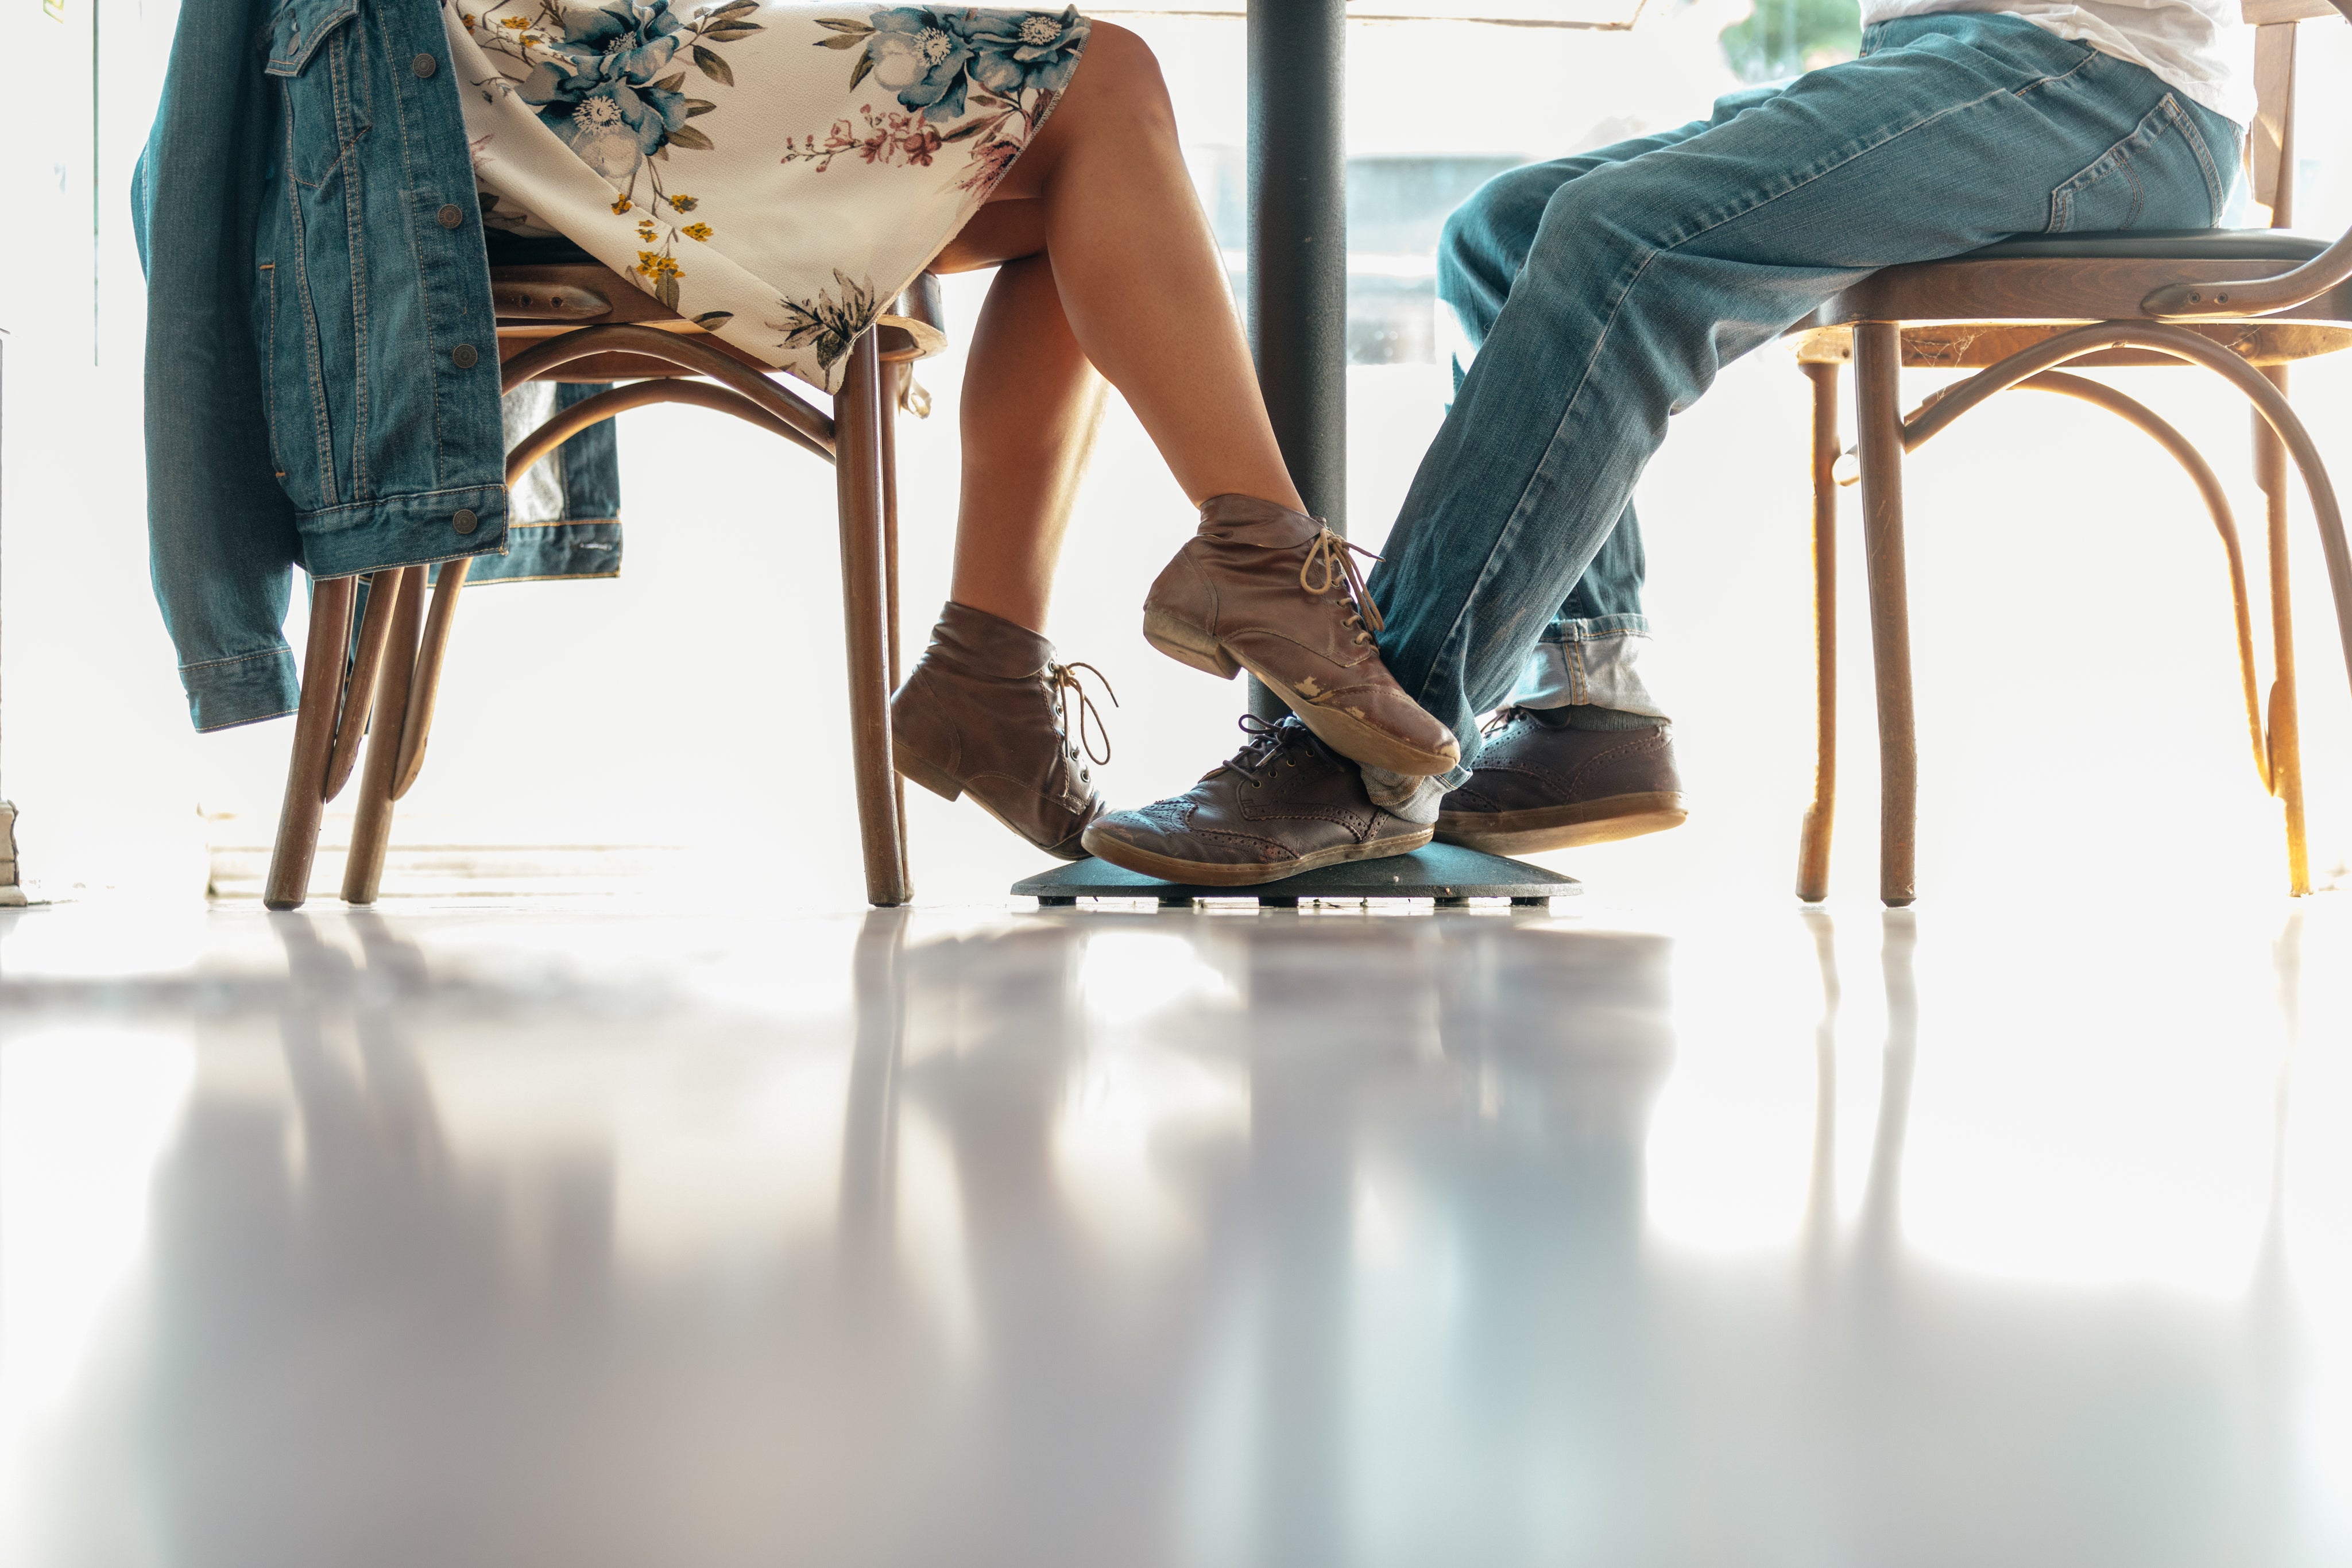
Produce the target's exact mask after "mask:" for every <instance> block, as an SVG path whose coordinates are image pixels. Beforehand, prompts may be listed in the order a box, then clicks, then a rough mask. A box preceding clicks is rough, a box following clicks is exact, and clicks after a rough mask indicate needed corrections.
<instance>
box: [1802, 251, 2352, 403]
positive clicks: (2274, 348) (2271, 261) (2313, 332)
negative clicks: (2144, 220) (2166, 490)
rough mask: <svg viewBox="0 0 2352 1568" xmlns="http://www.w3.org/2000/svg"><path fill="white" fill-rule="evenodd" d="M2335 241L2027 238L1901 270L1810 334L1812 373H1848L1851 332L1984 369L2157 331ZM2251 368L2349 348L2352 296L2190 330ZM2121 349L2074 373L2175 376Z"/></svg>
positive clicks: (1857, 293)
mask: <svg viewBox="0 0 2352 1568" xmlns="http://www.w3.org/2000/svg"><path fill="white" fill-rule="evenodd" d="M2328 243H2329V242H2328V241H2327V240H2326V239H2323V238H2315V237H2313V236H2311V235H2298V234H2292V233H2289V232H2286V231H2284V230H2280V229H2189V230H2173V231H2165V232H2151V233H2146V234H2139V233H2130V232H2126V233H2122V234H2091V235H2018V236H2016V237H2013V238H2011V239H2005V240H2002V241H2000V243H1999V244H1997V245H1990V246H1985V247H1984V248H1983V249H1981V250H1975V251H1970V252H1969V254H1967V255H1966V256H1954V257H1952V258H1951V259H1950V260H1948V261H1931V262H1921V263H1918V264H1916V265H1914V266H1908V267H1888V268H1886V269H1885V271H1883V272H1877V273H1874V274H1872V275H1871V276H1870V277H1867V278H1865V279H1864V280H1863V281H1862V282H1861V283H1858V284H1856V285H1855V286H1854V287H1852V288H1849V289H1847V290H1845V291H1844V292H1843V293H1842V294H1840V295H1839V296H1837V298H1834V299H1832V300H1831V301H1830V302H1829V303H1828V304H1827V305H1825V306H1823V307H1822V308H1821V309H1820V310H1818V311H1816V312H1815V313H1814V314H1813V316H1812V317H1811V319H1809V320H1808V321H1806V322H1805V323H1804V325H1803V326H1802V327H1801V328H1800V329H1799V330H1800V331H1801V332H1802V333H1803V334H1804V336H1803V337H1802V339H1801V341H1800V343H1799V345H1798V350H1797V353H1798V358H1799V359H1800V360H1801V361H1809V362H1821V363H1844V362H1845V361H1849V360H1851V359H1852V358H1853V333H1852V328H1853V325H1854V324H1855V323H1858V322H1862V321H1900V322H1902V323H1903V363H1904V365H1905V366H1906V368H1911V369H1920V370H1979V369H1982V368H1983V367H1985V366H1987V365H1992V364H1998V363H2000V361H2002V360H2005V359H2007V358H2009V357H2010V356H2011V354H2014V353H2018V352H2020V351H2021V350H2025V349H2028V348H2031V347H2032V346H2033V345H2035V344H2036V343H2040V342H2042V341H2044V340H2047V339H2050V338H2053V337H2054V336H2056V335H2057V334H2058V333H2060V332H2063V331H2065V330H2066V329H2069V328H2071V327H2078V326H2081V325H2082V324H2083V323H2084V322H2086V321H2116V320H2154V319H2158V318H2156V317H2153V316H2150V315H2149V314H2147V312H2146V311H2145V310H2143V309H2142V308H2141V307H2142V304H2143V302H2144V301H2145V300H2146V299H2147V296H2148V295H2149V294H2151V293H2153V292H2155V291H2156V290H2157V289H2158V288H2161V287H2166V286H2167V285H2170V284H2176V283H2180V282H2184V281H2185V282H2215V283H2226V282H2229V281H2231V280H2232V279H2237V278H2245V277H2278V276H2282V275H2284V274H2285V273H2288V272H2292V271H2294V269H2295V268H2296V267H2301V266H2303V265H2304V264H2305V262H2308V261H2313V260H2315V259H2316V258H2317V257H2318V256H2320V255H2321V253H2322V252H2324V251H2326V248H2327V246H2328ZM2187 325H2188V326H2189V330H2191V331H2194V332H2196V333H2198V334H2199V335H2200V336H2201V337H2206V338H2210V339H2211V340H2213V341H2215V342H2217V343H2220V344H2221V345H2222V346H2223V347H2224V348H2226V349H2229V350H2231V352H2233V353H2235V354H2237V355H2238V356H2239V357H2240V358H2242V359H2244V360H2246V361H2248V362H2250V363H2252V364H2257V365H2284V364H2292V363H2294V361H2298V360H2308V359H2313V358H2315V357H2316V356H2318V355H2321V354H2332V353H2334V352H2336V350H2339V349H2342V348H2346V347H2347V346H2352V283H2347V284H2341V285H2338V286H2337V287H2334V288H2331V289H2329V290H2327V291H2326V293H2325V294H2322V295H2320V296H2319V297H2318V298H2315V299H2312V300H2310V301H2307V302H2306V303H2305V304H2302V305H2299V306H2296V307H2294V308H2292V309H2290V310H2287V311H2285V312H2283V313H2281V314H2279V315H2275V316H2265V317H2263V318H2262V319H2259V320H2247V321H2208V322H2192V323H2188V324H2187ZM2179 362H2180V361H2179V360H2177V359H2175V358H2173V357H2171V356H2169V355H2167V354H2161V353H2157V352H2154V351H2152V350H2146V349H2136V348H2116V349H2108V350H2102V351H2101V352H2099V353H2097V354H2094V355H2088V356H2085V357H2084V358H2082V359H2079V360H2076V361H2074V364H2075V365H2077V366H2088V367H2115V366H2125V365H2178V364H2179Z"/></svg>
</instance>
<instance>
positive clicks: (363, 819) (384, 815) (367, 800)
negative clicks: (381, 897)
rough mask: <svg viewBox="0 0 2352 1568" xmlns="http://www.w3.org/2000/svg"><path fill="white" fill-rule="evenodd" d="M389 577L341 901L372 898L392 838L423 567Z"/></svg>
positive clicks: (358, 901) (422, 606)
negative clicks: (385, 638) (395, 595)
mask: <svg viewBox="0 0 2352 1568" xmlns="http://www.w3.org/2000/svg"><path fill="white" fill-rule="evenodd" d="M387 575H389V574H387ZM394 580H396V581H397V582H398V583H399V585H400V587H399V593H400V602H399V604H398V605H397V606H396V607H395V608H394V612H393V623H392V636H391V639H390V642H389V643H388V645H387V646H386V648H385V650H384V665H383V688H382V690H380V691H379V692H378V693H377V694H376V702H375V722H374V724H373V726H372V727H370V728H369V731H368V754H367V771H366V772H364V773H363V774H362V775H361V776H360V797H359V814H358V816H357V817H356V818H355V819H354V820H353V821H352V852H351V855H350V857H349V858H348V859H346V860H345V861H344V862H343V902H344V903H346V904H373V903H374V902H375V895H376V892H377V890H378V889H379V888H381V887H382V886H383V854H384V849H385V846H386V845H388V844H389V843H390V842H391V841H392V805H393V801H392V787H393V783H394V776H395V774H396V773H397V772H398V770H399V768H400V745H401V739H402V737H403V735H404V732H405V731H406V729H407V727H408V688H409V683H410V681H411V680H412V679H413V677H414V676H415V673H416V638H417V631H418V628H419V627H421V626H422V625H423V624H424V621H425V569H424V568H423V567H421V566H412V567H406V568H404V569H403V570H401V572H400V573H399V575H398V577H397V578H396V579H394Z"/></svg>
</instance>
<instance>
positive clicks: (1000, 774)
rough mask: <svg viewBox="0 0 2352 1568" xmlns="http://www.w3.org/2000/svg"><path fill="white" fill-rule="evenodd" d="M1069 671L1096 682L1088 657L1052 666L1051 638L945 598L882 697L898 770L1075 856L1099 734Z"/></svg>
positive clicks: (1097, 720) (1088, 817)
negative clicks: (893, 687) (966, 798)
mask: <svg viewBox="0 0 2352 1568" xmlns="http://www.w3.org/2000/svg"><path fill="white" fill-rule="evenodd" d="M1080 670H1085V671H1087V672H1088V673H1090V674H1093V675H1094V676H1095V678H1096V679H1097V680H1101V679H1102V672H1101V671H1099V670H1097V669H1095V667H1094V666H1093V665H1092V664H1059V663H1056V662H1055V658H1054V645H1053V644H1052V643H1048V642H1047V641H1045V638H1043V637H1041V636H1039V635H1038V634H1037V633H1036V632H1032V631H1030V630H1029V629H1028V628H1027V627H1025V626H1016V625H1014V624H1013V622H1010V621H1006V620H1003V618H1001V617H999V616H994V615H991V614H989V613H988V612H986V611H983V610H974V609H973V608H972V607H971V606H970V605H968V604H958V603H956V602H955V601H952V600H950V601H949V602H948V606H947V608H946V609H945V610H942V611H941V612H940V623H939V624H938V625H937V626H935V627H933V628H932V629H931V643H930V646H929V647H928V648H926V649H924V650H923V656H922V658H921V660H920V661H919V662H918V663H917V664H916V665H915V669H914V673H913V674H909V675H908V677H907V680H906V684H905V685H901V686H900V687H899V688H898V693H897V695H894V696H892V697H891V699H890V744H891V749H892V758H893V759H894V760H895V761H896V762H897V764H898V771H899V772H901V773H903V774H905V775H906V776H907V777H908V778H909V779H913V780H914V781H915V782H916V783H918V784H920V785H921V786H922V787H923V788H924V789H929V790H930V791H931V792H932V793H933V794H936V795H943V796H945V797H947V799H949V800H954V799H956V798H957V797H958V796H960V795H962V794H963V793H965V792H966V791H970V793H971V798H972V799H973V800H976V801H978V802H979V803H980V807H981V809H982V810H984V811H986V812H987V813H988V814H989V815H990V816H992V817H994V818H995V819H996V820H997V821H1000V822H1002V823H1003V824H1004V825H1005V826H1006V827H1008V828H1010V829H1012V830H1013V831H1014V832H1016V833H1018V834H1020V835H1021V836H1022V837H1023V838H1024V839H1026V840H1028V841H1030V842H1031V843H1033V844H1034V845H1036V846H1037V847H1038V848H1039V849H1041V850H1044V851H1045V852H1046V853H1047V854H1049V855H1058V856H1059V857H1061V858H1062V859H1063V860H1066V861H1074V860H1081V859H1083V858H1085V855H1086V851H1084V850H1083V849H1080V848H1079V847H1078V835H1079V834H1081V833H1083V832H1084V831H1086V827H1087V823H1089V822H1091V821H1094V820H1095V819H1096V818H1097V817H1099V816H1101V815H1102V814H1103V811H1104V810H1105V809H1106V808H1105V806H1104V803H1103V799H1102V797H1101V796H1099V795H1097V794H1096V793H1095V786H1094V768H1093V767H1090V766H1089V764H1094V765H1096V766H1099V765H1100V764H1102V763H1105V762H1108V761H1109V760H1110V742H1109V737H1108V736H1106V735H1105V734H1104V733H1103V728H1102V718H1101V716H1100V715H1099V714H1097V712H1096V711H1095V706H1094V704H1093V703H1092V702H1090V701H1089V700H1087V695H1086V693H1085V692H1084V691H1082V690H1080V689H1079V687H1078V678H1077V672H1078V671H1080ZM1103 690H1104V691H1105V692H1108V691H1109V690H1110V683H1108V681H1105V682H1103ZM1111 700H1112V702H1113V704H1114V705H1115V704H1116V703H1117V702H1118V698H1117V696H1116V695H1114V696H1113V697H1112V699H1111ZM1074 701H1075V706H1073V703H1074ZM1097 739H1100V740H1101V742H1102V755H1101V756H1099V757H1097V756H1096V755H1095V742H1096V740H1097Z"/></svg>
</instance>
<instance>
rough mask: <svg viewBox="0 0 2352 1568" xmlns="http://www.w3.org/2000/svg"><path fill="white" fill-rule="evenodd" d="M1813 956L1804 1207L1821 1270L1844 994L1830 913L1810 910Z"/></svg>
mask: <svg viewBox="0 0 2352 1568" xmlns="http://www.w3.org/2000/svg"><path fill="white" fill-rule="evenodd" d="M1804 921H1805V924H1806V925H1808V926H1810V927H1811V930H1812V933H1813V956H1814V959H1815V961H1816V962H1818V963H1819V964H1820V965H1821V971H1822V1017H1821V1021H1820V1022H1819V1023H1816V1024H1815V1025H1814V1026H1813V1170H1812V1178H1811V1183H1810V1186H1809V1195H1808V1197H1807V1198H1806V1202H1805V1252H1806V1256H1807V1260H1808V1261H1809V1263H1810V1264H1811V1266H1812V1267H1814V1268H1816V1269H1819V1268H1821V1267H1822V1266H1823V1265H1825V1264H1826V1263H1827V1262H1828V1261H1829V1258H1830V1249H1831V1247H1832V1244H1833V1243H1834V1242H1835V1241H1836V1239H1837V1110H1838V1103H1837V1066H1838V1062H1837V1024H1838V1009H1840V1008H1841V1007H1842V1006H1843V1005H1844V1001H1845V993H1844V990H1843V988H1842V987H1840V986H1839V984H1838V965H1837V926H1836V925H1835V924H1834V923H1833V922H1832V920H1831V919H1830V912H1829V911H1828V910H1826V909H1808V910H1806V911H1805V912H1804Z"/></svg>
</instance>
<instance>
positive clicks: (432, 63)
mask: <svg viewBox="0 0 2352 1568" xmlns="http://www.w3.org/2000/svg"><path fill="white" fill-rule="evenodd" d="M408 68H409V69H410V70H413V71H415V73H416V74H417V75H418V76H420V77H429V76H431V75H432V74H433V73H434V72H435V71H437V70H439V69H440V68H441V62H440V61H439V60H436V59H435V58H434V57H432V56H431V55H419V56H417V57H415V59H413V60H411V61H409V62H408Z"/></svg>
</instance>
